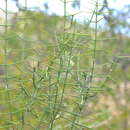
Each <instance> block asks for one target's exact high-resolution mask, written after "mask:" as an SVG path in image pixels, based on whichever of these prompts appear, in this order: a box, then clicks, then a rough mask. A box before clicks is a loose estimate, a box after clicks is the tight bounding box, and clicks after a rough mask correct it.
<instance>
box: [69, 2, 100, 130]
mask: <svg viewBox="0 0 130 130" xmlns="http://www.w3.org/2000/svg"><path fill="white" fill-rule="evenodd" d="M94 13H95V15H96V16H95V36H94V48H93V62H92V70H91V76H90V79H89V83H88V86H89V87H88V88H87V90H85V92H86V95H85V96H84V95H83V97H82V98H81V99H82V100H81V104H80V105H81V106H80V107H79V106H78V107H77V109H79V111H78V115H80V114H81V112H82V110H83V108H84V105H85V103H86V101H87V99H88V96H87V95H88V93H89V88H90V86H91V83H92V82H93V76H94V69H95V58H96V46H97V27H98V26H97V23H98V15H97V13H98V0H97V1H96V8H95V10H94V12H93V14H92V17H91V20H92V18H93V15H94ZM82 93H84V89H83V91H81V95H82ZM77 118H78V116H74V119H73V121H72V125H71V130H73V129H74V124H75V122H77V120H78V119H77Z"/></svg>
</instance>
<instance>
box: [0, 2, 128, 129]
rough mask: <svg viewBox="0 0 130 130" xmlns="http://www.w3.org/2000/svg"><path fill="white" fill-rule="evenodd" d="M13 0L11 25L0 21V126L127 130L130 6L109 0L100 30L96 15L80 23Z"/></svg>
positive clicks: (104, 8) (100, 12)
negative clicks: (115, 5) (119, 6)
mask: <svg viewBox="0 0 130 130" xmlns="http://www.w3.org/2000/svg"><path fill="white" fill-rule="evenodd" d="M14 1H15V2H16V5H17V7H18V8H19V11H18V12H17V13H15V14H13V15H11V17H10V18H9V19H8V25H7V23H5V22H4V24H5V25H3V21H4V20H3V18H1V19H0V20H1V32H0V34H1V36H0V40H1V41H0V42H1V44H0V82H1V85H0V97H1V100H0V129H2V130H6V129H7V130H16V129H18V130H32V129H34V130H46V129H51V126H50V124H51V125H52V124H53V129H54V130H69V129H70V130H72V129H74V130H89V129H92V130H129V129H130V117H129V113H130V104H129V99H130V93H129V90H130V75H129V73H130V36H129V29H130V27H129V26H130V23H129V10H130V6H129V5H128V6H126V7H125V11H117V10H115V9H112V8H111V7H109V2H108V1H107V0H104V1H103V3H104V4H103V6H102V7H101V8H100V10H99V12H98V13H97V15H98V16H99V17H100V16H101V17H103V19H104V22H103V23H101V24H100V25H99V26H98V29H97V30H95V28H94V27H93V25H92V26H91V24H95V23H93V22H92V21H93V19H92V21H88V22H84V23H79V22H77V21H76V20H73V17H74V16H73V15H72V16H71V15H70V17H62V16H57V15H55V14H52V15H48V14H47V11H45V12H41V11H36V10H34V11H32V10H29V9H28V8H23V7H21V6H20V5H19V4H18V0H14ZM44 6H45V9H46V10H49V6H48V5H47V3H46V4H44ZM72 7H73V8H76V9H79V8H80V1H77V0H75V1H74V2H72ZM104 11H106V12H108V13H107V14H106V13H104ZM64 22H65V23H64ZM63 23H64V24H65V27H64V24H63ZM96 24H98V22H97V23H96ZM102 24H105V26H103V27H102ZM95 31H97V32H96V33H95ZM95 34H96V40H95ZM95 41H96V44H97V45H96V50H95V57H94V56H93V51H94V46H95V45H94V42H95ZM93 61H95V63H94V70H93V73H94V74H93V77H92V69H93V68H92V67H93ZM91 78H92V79H93V80H92V79H91ZM90 81H91V84H90ZM89 85H90V86H91V87H90V88H89V89H85V88H87V86H89ZM64 88H66V89H65V92H64V95H63V91H64ZM86 93H87V97H86V96H84V95H85V94H86ZM62 96H63V99H62ZM62 100H63V101H62ZM62 102H63V104H62ZM82 102H83V104H82ZM82 105H83V107H82Z"/></svg>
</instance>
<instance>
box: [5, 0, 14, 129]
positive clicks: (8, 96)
mask: <svg viewBox="0 0 130 130" xmlns="http://www.w3.org/2000/svg"><path fill="white" fill-rule="evenodd" d="M7 32H8V0H5V32H4V33H5V36H7ZM7 44H8V41H7V39H5V45H4V55H5V58H4V60H5V61H4V64H5V67H4V69H5V87H6V88H7V99H8V100H9V104H8V108H9V112H10V114H9V119H10V121H13V115H12V113H11V98H10V92H9V84H8V65H7V64H8V63H7V59H8V58H7V56H8V52H7ZM9 129H10V127H9ZM12 129H13V130H14V128H12Z"/></svg>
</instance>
